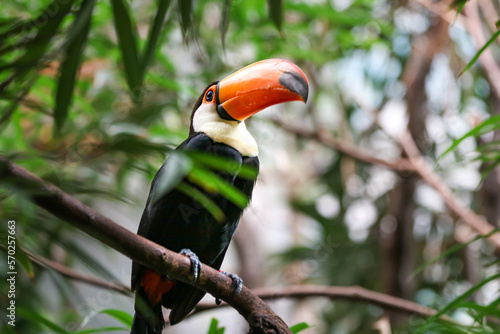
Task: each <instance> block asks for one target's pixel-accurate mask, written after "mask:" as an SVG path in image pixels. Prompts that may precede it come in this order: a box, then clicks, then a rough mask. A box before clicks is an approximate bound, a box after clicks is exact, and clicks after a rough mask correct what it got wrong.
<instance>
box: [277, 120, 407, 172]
mask: <svg viewBox="0 0 500 334" xmlns="http://www.w3.org/2000/svg"><path fill="white" fill-rule="evenodd" d="M272 122H273V123H274V124H275V125H277V126H279V127H280V128H282V129H284V130H286V131H287V132H290V133H292V134H294V135H296V136H297V137H301V138H308V139H313V140H316V141H318V142H320V143H322V144H323V145H325V146H327V147H330V148H332V149H334V150H336V151H339V152H342V153H344V154H346V155H348V156H350V157H352V158H354V159H356V160H360V161H364V162H367V163H369V164H374V165H381V166H385V167H387V168H390V169H394V170H397V171H406V172H408V171H409V172H412V171H413V166H412V164H410V163H409V161H408V160H407V159H401V158H399V159H395V160H393V161H389V160H384V159H380V158H377V157H376V156H375V155H374V154H373V153H371V152H368V151H366V150H364V149H361V148H359V147H357V146H356V145H354V144H352V143H350V142H347V141H344V140H339V139H336V138H334V137H333V136H332V135H331V134H330V133H329V132H328V131H327V130H324V129H319V130H318V131H315V132H312V131H304V130H302V129H298V128H296V127H292V126H290V125H287V124H285V123H283V122H281V121H279V120H277V119H273V120H272Z"/></svg>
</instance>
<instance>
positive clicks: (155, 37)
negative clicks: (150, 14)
mask: <svg viewBox="0 0 500 334" xmlns="http://www.w3.org/2000/svg"><path fill="white" fill-rule="evenodd" d="M169 6H170V0H158V9H157V10H156V15H155V18H154V20H153V23H152V25H151V27H150V29H149V36H148V41H147V44H146V48H145V49H144V52H143V53H142V56H141V59H140V63H141V73H140V75H141V81H142V80H143V79H144V76H145V75H146V70H147V68H148V66H149V64H150V63H151V60H152V59H153V55H154V53H155V50H156V47H157V45H158V41H159V38H160V36H161V28H162V27H163V22H164V21H165V17H166V15H167V11H168V7H169Z"/></svg>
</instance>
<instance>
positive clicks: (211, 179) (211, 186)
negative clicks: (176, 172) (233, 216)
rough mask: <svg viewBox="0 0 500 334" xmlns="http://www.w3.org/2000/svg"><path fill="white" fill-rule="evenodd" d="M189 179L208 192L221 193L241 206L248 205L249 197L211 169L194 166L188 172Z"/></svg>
mask: <svg viewBox="0 0 500 334" xmlns="http://www.w3.org/2000/svg"><path fill="white" fill-rule="evenodd" d="M188 180H189V181H191V182H193V183H194V184H197V185H199V186H200V187H202V188H203V189H205V191H207V192H208V193H220V194H221V195H222V196H224V197H225V198H227V199H228V200H229V201H230V202H233V203H234V204H235V205H237V206H239V207H240V208H246V206H247V205H248V202H249V199H248V197H247V196H246V195H245V194H244V193H243V192H241V190H239V189H237V188H236V187H234V186H233V185H231V184H229V183H228V182H227V181H226V180H224V179H223V178H222V177H220V176H218V175H217V174H215V173H213V172H211V171H209V170H206V169H203V168H200V167H198V166H194V167H193V169H192V170H191V172H190V173H189V174H188Z"/></svg>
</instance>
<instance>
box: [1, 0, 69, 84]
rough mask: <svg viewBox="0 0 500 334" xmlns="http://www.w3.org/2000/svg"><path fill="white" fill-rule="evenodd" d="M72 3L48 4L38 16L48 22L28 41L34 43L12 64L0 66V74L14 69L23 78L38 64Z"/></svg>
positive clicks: (55, 0)
mask: <svg viewBox="0 0 500 334" xmlns="http://www.w3.org/2000/svg"><path fill="white" fill-rule="evenodd" d="M73 3H74V0H68V1H64V2H60V1H58V0H54V1H53V2H52V3H50V4H49V5H48V6H47V7H46V9H45V10H44V11H43V12H42V14H40V15H39V16H38V18H41V19H42V21H43V22H44V21H47V18H49V20H48V21H47V23H46V24H44V25H42V26H41V27H40V28H39V29H38V31H37V33H36V35H35V37H34V38H33V39H32V40H31V41H30V42H34V43H30V44H29V46H27V47H26V48H25V52H24V54H23V55H22V56H21V57H19V58H18V59H17V60H15V61H14V62H13V63H11V64H7V65H5V66H0V72H1V71H2V70H3V69H7V68H12V67H15V68H17V70H18V73H17V75H18V76H19V77H20V78H23V77H24V76H25V75H26V74H27V73H28V72H29V70H31V69H32V68H33V66H34V65H36V64H38V63H39V62H40V59H42V56H43V55H44V53H45V51H46V50H47V47H48V45H49V42H50V41H51V40H52V38H53V37H54V36H55V35H56V33H57V30H58V29H59V26H60V25H61V22H62V21H63V19H64V18H65V17H66V15H67V14H68V13H69V12H70V10H71V7H72V6H73ZM54 9H55V10H54ZM35 22H36V20H35Z"/></svg>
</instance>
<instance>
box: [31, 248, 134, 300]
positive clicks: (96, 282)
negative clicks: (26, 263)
mask: <svg viewBox="0 0 500 334" xmlns="http://www.w3.org/2000/svg"><path fill="white" fill-rule="evenodd" d="M23 252H24V253H26V255H28V257H29V258H30V260H31V261H33V262H34V263H36V264H38V265H39V266H41V267H47V268H50V269H52V270H54V271H56V272H58V273H59V274H61V275H62V276H64V277H67V278H69V279H72V280H75V281H79V282H83V283H87V284H90V285H93V286H96V287H99V288H104V289H109V290H113V291H116V292H119V293H121V294H124V295H126V296H131V295H132V292H131V291H130V289H129V288H128V287H127V286H125V285H123V284H121V283H112V282H108V281H105V280H102V279H100V278H97V277H94V276H90V275H87V274H85V273H81V272H79V271H77V270H74V269H72V268H68V267H66V266H64V265H62V264H60V263H57V262H54V261H52V260H49V259H46V258H44V257H42V256H40V255H38V254H33V253H31V252H30V251H28V250H26V249H23Z"/></svg>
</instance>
